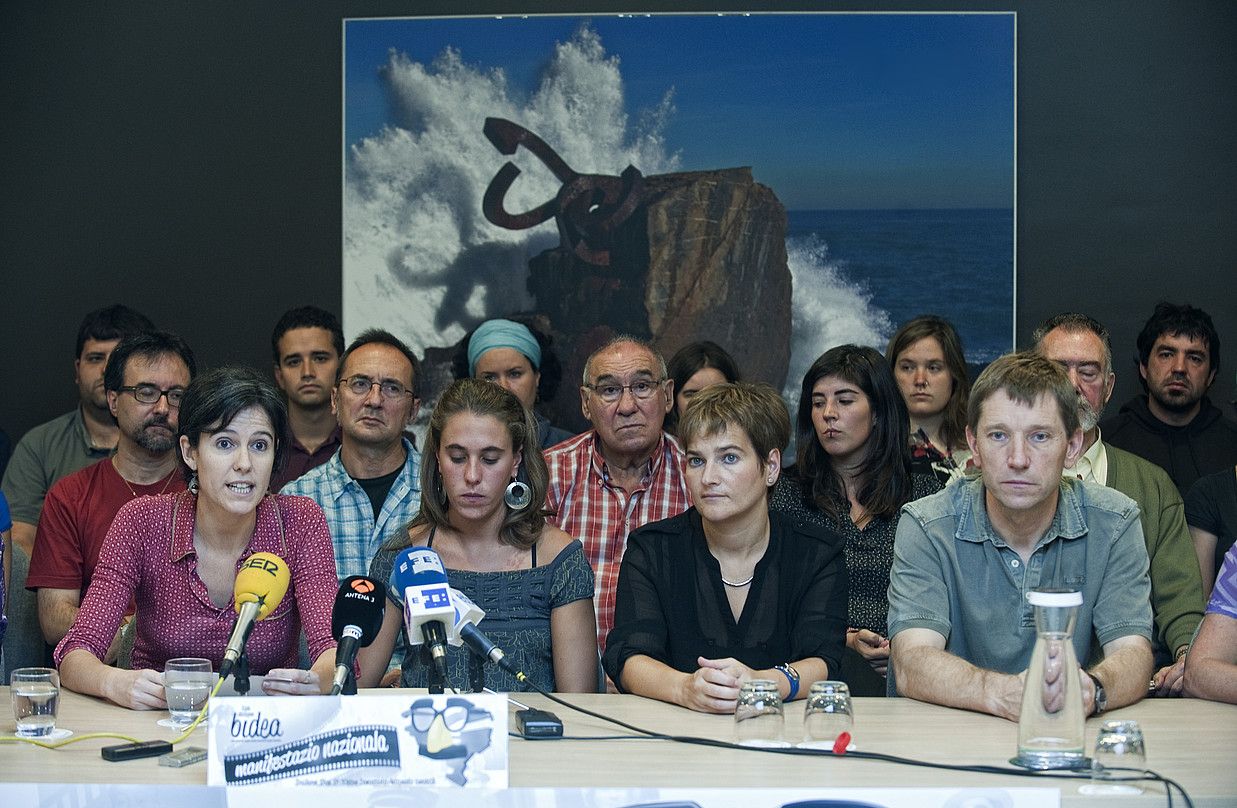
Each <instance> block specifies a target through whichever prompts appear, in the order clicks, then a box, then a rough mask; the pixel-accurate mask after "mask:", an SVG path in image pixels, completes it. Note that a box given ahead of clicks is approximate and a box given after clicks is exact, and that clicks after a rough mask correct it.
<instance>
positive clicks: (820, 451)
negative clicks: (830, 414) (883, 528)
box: [796, 345, 911, 519]
mask: <svg viewBox="0 0 1237 808" xmlns="http://www.w3.org/2000/svg"><path fill="white" fill-rule="evenodd" d="M826 376H837V377H838V378H840V379H844V380H846V381H848V382H850V383H851V384H854V385H858V387H859V389H860V390H862V391H863V393H864V395H866V396H867V397H868V404H869V406H870V407H871V409H872V434H871V435H869V436H868V441H867V445H866V449H867V452H866V454H865V456H864V459H863V463H862V464H861V465H860V467H859V474H858V482H859V489H858V490H859V494H858V500H859V504H860V505H862V506H863V508H864V509H865V510H866V511H867V512H868V514H870V515H871V516H873V517H877V516H886V517H892V516H894V515H896V514H897V512H898V509H899V508H901V507H902V506H903V505H904V504H906V502H907V501H908V500H909V499H910V496H911V450H910V417H909V416H908V415H907V412H906V402H905V401H903V400H902V393H901V391H900V390H898V383H897V382H896V381H895V380H894V378H893V371H892V370H890V368H889V363H888V362H886V361H885V357H883V356H881V355H880V352H879V351H877V350H876V349H874V348H868V347H866V346H859V345H839V346H838V347H836V348H832V349H830V350H828V351H826V352H825V353H824V354H823V355H822V356H821V357H820V358H819V359H817V360H816V361H815V362H813V363H812V366H811V367H810V368H808V371H807V373H806V374H805V375H804V377H803V387H802V390H801V391H800V394H799V414H798V418H797V419H796V425H797V428H798V434H797V436H796V437H797V443H798V457H797V458H796V466H797V468H796V473H797V474H798V475H799V477H800V479H801V480H803V483H804V487H805V491H806V492H807V493H808V494H809V495H810V497H811V500H812V502H813V503H814V504H815V505H816V507H818V508H820V509H821V510H822V511H824V512H825V513H826V514H828V515H829V516H831V517H833V518H835V519H836V518H837V517H838V515H839V514H840V513H842V511H843V509H845V508H847V507H849V506H848V505H847V504H846V503H847V498H846V486H845V483H844V482H843V480H842V477H841V475H839V474H838V473H837V472H836V471H834V469H833V461H832V458H830V457H829V453H828V452H826V451H825V450H824V448H823V447H822V446H821V445H820V439H819V438H818V437H817V435H816V428H815V426H814V425H813V424H812V388H814V387H815V386H816V383H817V382H819V381H820V380H821V379H823V378H825V377H826Z"/></svg>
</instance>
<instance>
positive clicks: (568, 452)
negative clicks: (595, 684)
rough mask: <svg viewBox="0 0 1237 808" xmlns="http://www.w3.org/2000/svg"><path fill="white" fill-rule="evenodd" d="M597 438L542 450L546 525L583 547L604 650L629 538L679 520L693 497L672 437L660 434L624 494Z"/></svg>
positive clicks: (586, 435)
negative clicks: (641, 471)
mask: <svg viewBox="0 0 1237 808" xmlns="http://www.w3.org/2000/svg"><path fill="white" fill-rule="evenodd" d="M596 435H597V433H596V432H595V431H594V430H589V431H588V432H585V433H584V434H582V435H577V436H576V437H574V438H571V439H570V440H565V441H563V442H562V443H560V444H558V445H557V446H554V447H553V448H551V449H547V450H546V452H545V462H546V465H547V466H548V467H549V470H550V488H549V491H548V493H547V494H546V505H547V507H548V508H549V509H550V510H551V511H553V512H554V513H555V514H556V515H555V516H551V517H550V521H551V522H553V523H554V524H556V525H558V526H559V528H561V529H562V530H563V531H565V532H566V533H569V534H570V535H572V536H574V537H575V538H577V539H579V540H580V541H581V542H582V543H583V544H584V553H585V555H586V556H588V560H589V563H590V564H592V565H593V571H594V573H595V574H596V575H595V580H596V584H595V586H596V589H595V597H594V600H595V602H596V606H597V643H598V645H599V646H600V647H601V648H602V649H604V648H605V647H606V635H607V634H609V633H610V629H611V627H612V626H613V625H614V594H615V591H616V589H617V587H618V576H619V565H620V564H621V563H622V561H623V550H624V549H625V548H626V547H627V535H628V534H629V533H631V531H633V530H635V529H636V528H638V527H642V526H643V525H647V524H648V523H649V522H656V521H657V520H659V519H669V518H670V517H671V516H677V515H679V514H680V513H682V512H683V511H685V510H687V509H688V508H689V507H691V497H690V495H689V494H688V493H687V480H686V478H684V476H683V450H682V449H680V448H679V446H678V444H677V443H675V442H674V439H673V438H671V437H669V436H668V435H664V434H663V435H662V439H661V442H660V443H659V444H658V445H657V448H656V449H654V450H653V456H652V457H651V458H649V465H648V468H647V469H646V470H645V473H644V477H643V479H642V480H641V482H640V488H638V489H636V490H635V491H633V492H631V493H630V494H628V493H627V492H626V491H624V490H623V489H622V488H619V487H618V486H615V485H613V484H611V482H610V474H609V472H608V471H607V469H606V461H605V458H604V457H602V456H601V452H599V451H597V449H596Z"/></svg>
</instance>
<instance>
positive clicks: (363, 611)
mask: <svg viewBox="0 0 1237 808" xmlns="http://www.w3.org/2000/svg"><path fill="white" fill-rule="evenodd" d="M386 600H387V588H386V586H384V585H383V584H382V583H380V582H379V581H375V580H374V579H373V578H369V577H367V576H365V575H352V576H350V577H348V578H345V579H344V582H343V583H342V584H340V585H339V591H338V592H336V593H335V606H334V608H332V609H331V634H332V636H334V637H335V638H337V639H338V638H339V637H341V636H343V633H344V627H345V626H356V627H357V628H359V629H361V632H362V634H361V645H363V646H364V645H369V644H370V643H371V642H373V641H374V637H376V636H378V632H379V630H381V629H382V616H383V613H384V612H385V611H386Z"/></svg>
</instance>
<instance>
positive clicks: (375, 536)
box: [282, 329, 421, 581]
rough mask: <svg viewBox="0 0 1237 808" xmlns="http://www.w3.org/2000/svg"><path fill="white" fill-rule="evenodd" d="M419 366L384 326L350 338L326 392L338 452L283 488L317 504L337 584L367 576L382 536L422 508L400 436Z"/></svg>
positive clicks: (410, 451)
mask: <svg viewBox="0 0 1237 808" xmlns="http://www.w3.org/2000/svg"><path fill="white" fill-rule="evenodd" d="M417 370H418V368H417V358H416V356H414V355H413V353H412V351H411V350H409V348H408V346H407V345H405V344H404V343H403V342H401V341H400V340H399V339H398V338H397V337H395V336H394V335H393V334H391V333H389V332H387V331H382V330H379V329H370V330H368V331H365V332H364V333H362V334H361V335H360V336H359V337H357V338H356V339H355V340H353V342H352V344H351V345H349V346H348V350H346V351H344V355H343V357H342V358H341V360H340V363H339V370H338V371H336V378H335V387H334V389H333V390H332V391H331V408H332V409H333V410H334V412H335V415H336V417H337V418H338V419H339V426H340V429H341V432H342V435H341V441H340V446H339V450H338V451H337V452H335V454H334V455H333V456H332V457H331V459H330V460H328V461H326V462H325V463H323V464H322V465H321V466H318V467H317V468H314V469H311V470H310V471H308V472H307V473H306V474H305V475H304V476H302V477H300V478H298V479H296V480H293V481H292V482H290V483H288V484H287V485H286V486H284V487H283V490H282V493H284V494H296V495H299V496H303V497H309V498H310V499H312V500H314V501H315V502H317V503H318V504H319V505H320V506H322V510H323V512H324V513H325V514H326V522H327V526H328V527H329V528H330V530H331V540H332V542H333V543H334V546H335V567H336V569H337V571H338V572H339V578H340V580H341V581H342V580H343V579H344V578H347V577H348V576H350V575H366V574H368V573H369V562H370V561H372V560H373V558H374V554H375V553H377V552H378V548H379V547H381V546H382V543H383V541H385V540H386V538H387V537H388V536H390V535H391V534H392V533H395V532H396V531H398V530H400V529H402V528H403V527H404V526H405V525H407V524H408V522H409V521H411V520H412V517H413V516H414V515H415V514H416V512H417V511H418V510H419V509H420V507H421V487H420V483H419V474H420V465H421V457H420V454H419V453H418V452H417V450H416V449H415V448H414V447H413V445H412V442H411V441H409V440H408V439H407V438H406V437H404V430H405V429H407V427H408V426H409V425H410V424H411V423H412V421H413V419H415V418H416V417H417V410H418V409H419V408H420V406H421V400H420V399H419V398H418V397H417V392H416V386H417Z"/></svg>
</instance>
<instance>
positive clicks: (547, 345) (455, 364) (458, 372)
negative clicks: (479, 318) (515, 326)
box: [451, 314, 563, 401]
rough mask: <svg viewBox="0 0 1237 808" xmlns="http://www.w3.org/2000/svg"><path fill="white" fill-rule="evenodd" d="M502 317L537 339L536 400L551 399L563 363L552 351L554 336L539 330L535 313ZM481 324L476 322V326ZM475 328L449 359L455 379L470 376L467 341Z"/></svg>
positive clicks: (478, 326) (559, 379) (556, 387)
mask: <svg viewBox="0 0 1237 808" xmlns="http://www.w3.org/2000/svg"><path fill="white" fill-rule="evenodd" d="M503 319H506V320H510V321H511V322H513V323H519V324H520V325H522V326H524V327H525V328H527V329H528V331H529V333H531V334H532V335H533V339H535V340H537V344H538V345H540V346H541V366H540V367H538V368H533V370H534V371H536V372H537V373H540V374H541V380H540V381H538V382H537V400H538V401H553V400H554V396H555V394H557V393H558V386H559V384H560V383H561V382H562V380H563V365H562V363H561V362H559V361H558V355H557V354H555V353H554V337H552V336H550V335H549V334H547V333H546V332H544V331H542V330H541V328H540V327H539V326H538V324H537V317H536V315H528V314H508V315H505V316H504V318H503ZM481 325H482V324H481V323H478V325H477V328H480V327H481ZM477 328H474V329H473V330H472V331H469V332H468V335H467V336H465V337H464V339H463V340H462V341H461V342H460V344H459V347H458V349H457V350H456V352H455V356H454V357H453V358H452V359H451V372H452V374H453V375H454V376H455V378H457V379H468V378H471V377H472V374H471V373H469V372H468V343H469V341H471V340H472V335H473V333H474V332H475V331H476V330H477ZM528 364H529V365H530V366H531V365H532V361H531V360H530V361H529V363H528Z"/></svg>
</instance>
